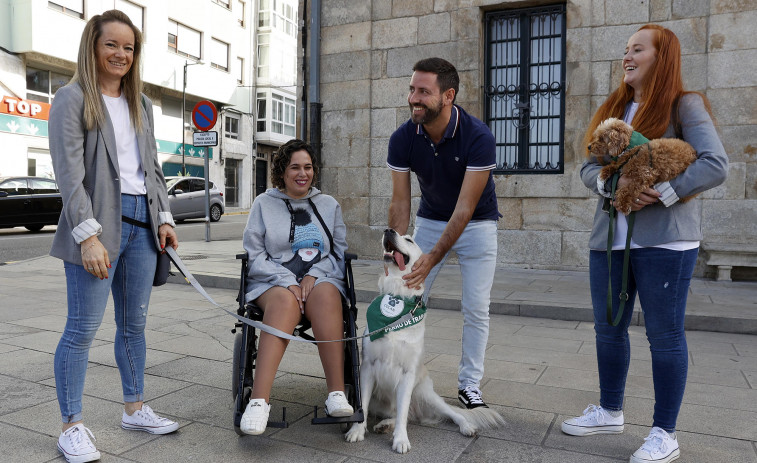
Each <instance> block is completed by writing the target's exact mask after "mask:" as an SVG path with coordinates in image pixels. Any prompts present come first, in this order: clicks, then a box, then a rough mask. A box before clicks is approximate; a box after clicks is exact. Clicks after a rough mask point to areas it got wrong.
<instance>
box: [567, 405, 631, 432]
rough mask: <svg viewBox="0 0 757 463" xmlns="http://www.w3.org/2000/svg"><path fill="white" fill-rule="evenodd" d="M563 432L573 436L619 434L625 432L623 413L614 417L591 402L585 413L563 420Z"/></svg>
mask: <svg viewBox="0 0 757 463" xmlns="http://www.w3.org/2000/svg"><path fill="white" fill-rule="evenodd" d="M562 432H564V433H565V434H570V435H571V436H590V435H592V434H619V433H621V432H623V413H621V414H620V416H618V417H614V416H612V415H610V414H609V413H608V412H607V410H605V409H604V408H602V407H598V406H596V405H594V404H589V406H588V407H587V408H586V410H584V412H583V415H581V416H577V417H575V418H570V419H567V420H565V421H563V422H562Z"/></svg>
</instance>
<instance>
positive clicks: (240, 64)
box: [237, 56, 244, 85]
mask: <svg viewBox="0 0 757 463" xmlns="http://www.w3.org/2000/svg"><path fill="white" fill-rule="evenodd" d="M237 83H238V84H239V85H242V84H244V58H242V57H241V56H237Z"/></svg>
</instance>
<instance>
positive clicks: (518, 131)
mask: <svg viewBox="0 0 757 463" xmlns="http://www.w3.org/2000/svg"><path fill="white" fill-rule="evenodd" d="M485 25H486V63H485V64H486V82H485V84H486V85H485V88H484V106H485V119H486V123H487V125H488V126H489V128H490V129H491V131H492V133H493V134H494V138H495V140H496V144H497V158H496V159H497V167H496V168H495V170H494V173H495V174H561V173H563V168H564V161H563V159H564V149H563V141H564V139H563V137H564V129H565V5H563V4H560V5H552V6H547V7H539V8H525V9H518V10H507V11H497V12H491V13H487V14H486V17H485Z"/></svg>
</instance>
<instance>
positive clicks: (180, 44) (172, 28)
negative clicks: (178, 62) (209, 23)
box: [168, 19, 202, 60]
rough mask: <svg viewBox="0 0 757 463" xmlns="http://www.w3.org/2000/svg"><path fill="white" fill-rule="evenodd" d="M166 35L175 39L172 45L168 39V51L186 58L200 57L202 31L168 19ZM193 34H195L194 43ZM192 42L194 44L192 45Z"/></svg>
mask: <svg viewBox="0 0 757 463" xmlns="http://www.w3.org/2000/svg"><path fill="white" fill-rule="evenodd" d="M168 35H169V37H170V36H173V37H174V38H175V39H176V43H175V46H172V45H171V42H170V41H169V42H168V51H170V52H173V53H176V54H177V55H181V56H186V57H188V58H194V59H198V60H199V59H201V58H202V32H200V31H198V30H197V29H193V28H191V27H189V26H185V25H184V24H182V23H180V22H178V21H174V20H173V19H169V20H168ZM194 36H196V43H195V39H194ZM185 42H186V43H185ZM193 43H194V44H195V46H192V44H193ZM187 44H188V45H187ZM195 53H196V54H195Z"/></svg>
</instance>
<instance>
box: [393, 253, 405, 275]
mask: <svg viewBox="0 0 757 463" xmlns="http://www.w3.org/2000/svg"><path fill="white" fill-rule="evenodd" d="M394 261H395V262H397V265H398V266H399V268H400V270H402V271H404V270H405V258H404V257H403V256H402V253H401V252H399V251H394Z"/></svg>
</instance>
